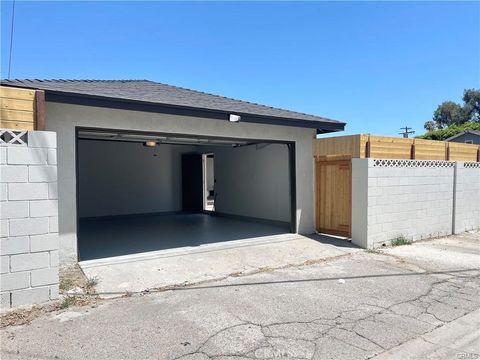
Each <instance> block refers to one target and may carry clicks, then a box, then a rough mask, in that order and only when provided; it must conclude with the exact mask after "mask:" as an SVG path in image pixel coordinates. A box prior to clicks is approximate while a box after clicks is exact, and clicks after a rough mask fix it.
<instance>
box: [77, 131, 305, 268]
mask: <svg viewBox="0 0 480 360" xmlns="http://www.w3.org/2000/svg"><path fill="white" fill-rule="evenodd" d="M294 159H295V146H294V144H293V143H287V142H268V141H262V140H251V139H227V138H205V137H193V136H191V135H190V136H185V135H178V134H147V133H131V132H129V133H127V132H122V131H116V130H98V129H83V128H82V129H77V226H78V231H77V236H78V256H79V261H85V260H94V259H101V258H109V257H115V256H122V255H129V254H137V253H143V252H150V251H158V250H167V249H176V248H185V247H197V246H200V245H204V244H211V243H220V242H229V241H234V240H242V239H252V238H259V237H265V236H273V235H279V234H285V233H290V232H295V229H296V224H295V213H296V211H295V209H296V202H295V160H294Z"/></svg>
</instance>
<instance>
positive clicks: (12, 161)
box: [0, 129, 59, 309]
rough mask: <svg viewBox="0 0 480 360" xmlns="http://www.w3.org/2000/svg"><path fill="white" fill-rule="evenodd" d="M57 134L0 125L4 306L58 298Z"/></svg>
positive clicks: (0, 261)
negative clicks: (2, 128)
mask: <svg viewBox="0 0 480 360" xmlns="http://www.w3.org/2000/svg"><path fill="white" fill-rule="evenodd" d="M56 155H57V150H56V133H54V132H46V131H28V132H18V131H8V130H1V129H0V159H1V165H0V189H1V199H0V200H1V201H0V232H1V242H0V254H1V258H0V264H1V274H0V285H1V289H0V290H1V292H0V294H1V307H2V308H3V309H5V308H10V307H16V306H19V305H27V304H35V303H42V302H45V301H48V300H53V299H56V298H58V266H59V261H58V260H59V259H58V248H59V243H58V200H57V199H58V197H57V156H56Z"/></svg>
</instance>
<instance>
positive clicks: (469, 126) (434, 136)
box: [417, 121, 480, 140]
mask: <svg viewBox="0 0 480 360" xmlns="http://www.w3.org/2000/svg"><path fill="white" fill-rule="evenodd" d="M465 130H478V131H480V122H476V121H469V122H466V123H463V124H461V125H457V124H453V125H450V126H449V127H447V128H445V129H437V130H433V131H429V132H427V133H426V134H424V135H420V136H417V138H420V139H427V140H446V139H448V138H449V137H452V136H453V135H457V134H458V133H460V132H462V131H465Z"/></svg>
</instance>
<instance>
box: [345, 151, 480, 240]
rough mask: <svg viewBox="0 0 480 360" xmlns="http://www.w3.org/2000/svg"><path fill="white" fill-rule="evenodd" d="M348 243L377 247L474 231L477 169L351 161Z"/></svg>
mask: <svg viewBox="0 0 480 360" xmlns="http://www.w3.org/2000/svg"><path fill="white" fill-rule="evenodd" d="M352 161H353V163H352V241H353V242H354V243H356V244H357V245H359V246H362V247H365V248H372V247H378V246H380V245H382V244H384V243H389V242H391V241H392V240H394V239H396V238H398V237H405V238H407V239H410V240H420V239H424V238H430V237H437V236H444V235H450V234H452V233H453V232H455V233H460V232H464V231H468V230H474V229H478V228H479V227H480V181H479V179H480V164H479V163H463V162H450V161H436V160H378V159H353V160H352Z"/></svg>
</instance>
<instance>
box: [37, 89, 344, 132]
mask: <svg viewBox="0 0 480 360" xmlns="http://www.w3.org/2000/svg"><path fill="white" fill-rule="evenodd" d="M44 91H45V100H46V101H50V102H58V103H65V104H75V105H86V106H96V107H105V108H114V109H122V110H136V111H144V112H155V113H167V114H173V115H178V114H180V115H184V116H195V117H205V118H211V119H217V120H228V115H229V114H231V113H232V111H228V110H224V111H221V110H213V109H204V108H195V107H188V106H179V105H172V104H160V103H151V102H145V101H136V100H127V99H120V98H112V97H104V96H95V95H86V94H85V95H84V94H78V93H69V92H62V91H55V90H44ZM233 113H235V114H237V115H240V116H241V118H242V122H251V123H260V124H269V125H283V126H294V127H303V128H311V129H316V130H317V134H320V133H321V134H324V133H329V132H336V131H343V130H344V129H345V125H346V123H344V122H340V121H335V120H329V119H325V121H322V120H302V119H294V118H283V117H273V116H263V115H255V114H249V113H241V112H237V111H235V112H233Z"/></svg>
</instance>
